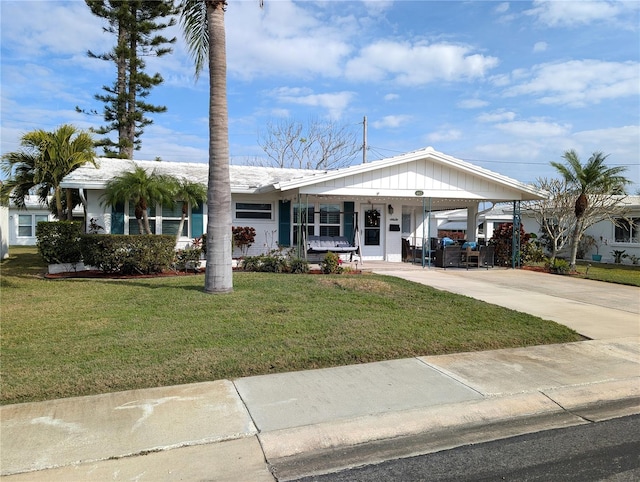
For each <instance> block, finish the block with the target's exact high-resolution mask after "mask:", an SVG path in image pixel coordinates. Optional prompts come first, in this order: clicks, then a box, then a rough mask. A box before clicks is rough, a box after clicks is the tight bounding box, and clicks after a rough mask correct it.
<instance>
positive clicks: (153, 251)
mask: <svg viewBox="0 0 640 482" xmlns="http://www.w3.org/2000/svg"><path fill="white" fill-rule="evenodd" d="M175 242H176V239H175V237H174V236H170V235H156V234H142V235H120V234H115V235H112V234H100V235H97V234H87V235H84V236H82V238H81V243H80V245H81V250H82V257H83V259H84V263H85V265H89V266H95V267H97V268H99V269H100V270H102V271H103V272H105V273H119V274H152V273H161V272H162V271H164V270H166V269H168V268H169V267H170V266H171V263H172V262H173V260H174V256H175V251H174V248H175Z"/></svg>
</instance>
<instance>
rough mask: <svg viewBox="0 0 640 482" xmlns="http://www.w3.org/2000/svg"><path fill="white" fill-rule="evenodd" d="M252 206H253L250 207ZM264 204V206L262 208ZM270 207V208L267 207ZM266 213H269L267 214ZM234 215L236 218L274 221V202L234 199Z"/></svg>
mask: <svg viewBox="0 0 640 482" xmlns="http://www.w3.org/2000/svg"><path fill="white" fill-rule="evenodd" d="M250 206H252V207H250ZM260 206H262V207H263V208H261V207H260ZM267 208H268V209H267ZM265 215H268V217H267V216H265ZM233 216H234V219H236V220H243V221H244V220H253V221H262V222H265V221H273V219H274V217H273V202H262V203H256V202H246V201H234V206H233Z"/></svg>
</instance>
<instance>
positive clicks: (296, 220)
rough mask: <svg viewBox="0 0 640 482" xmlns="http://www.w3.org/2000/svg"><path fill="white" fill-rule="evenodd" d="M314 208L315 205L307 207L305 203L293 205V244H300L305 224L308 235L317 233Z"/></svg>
mask: <svg viewBox="0 0 640 482" xmlns="http://www.w3.org/2000/svg"><path fill="white" fill-rule="evenodd" d="M314 210H315V207H314V206H313V205H312V206H308V207H306V208H305V205H303V204H300V205H294V206H293V223H292V224H293V245H294V246H297V245H298V238H299V233H301V232H302V231H301V229H302V227H303V226H305V225H306V226H307V236H313V235H314V234H315V225H314V213H313V212H314Z"/></svg>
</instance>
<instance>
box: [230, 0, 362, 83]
mask: <svg viewBox="0 0 640 482" xmlns="http://www.w3.org/2000/svg"><path fill="white" fill-rule="evenodd" d="M226 22H227V27H226V33H227V48H228V52H227V62H228V69H229V73H230V74H232V75H236V76H238V77H240V78H242V79H245V80H246V79H251V78H254V77H267V76H278V75H280V76H287V77H289V78H290V77H291V76H295V77H296V78H305V77H306V78H311V77H317V76H319V75H320V76H327V77H336V76H339V75H340V74H341V73H342V64H343V62H344V59H345V58H346V56H347V55H348V54H349V53H350V52H351V47H350V45H349V43H348V42H347V40H348V37H349V35H351V34H352V30H354V31H355V30H357V28H356V27H357V25H356V22H353V24H352V25H348V24H347V25H345V22H344V21H343V19H340V18H335V19H333V21H332V22H322V21H321V20H320V19H318V18H315V17H314V10H313V9H312V8H306V5H305V4H304V3H302V4H299V3H294V2H291V1H288V0H287V1H284V0H282V1H277V2H265V6H264V8H263V9H260V8H259V7H258V5H257V2H229V8H228V12H227V15H226Z"/></svg>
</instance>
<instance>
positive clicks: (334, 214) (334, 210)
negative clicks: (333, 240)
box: [320, 204, 340, 236]
mask: <svg viewBox="0 0 640 482" xmlns="http://www.w3.org/2000/svg"><path fill="white" fill-rule="evenodd" d="M320 236H340V205H339V204H320Z"/></svg>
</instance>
